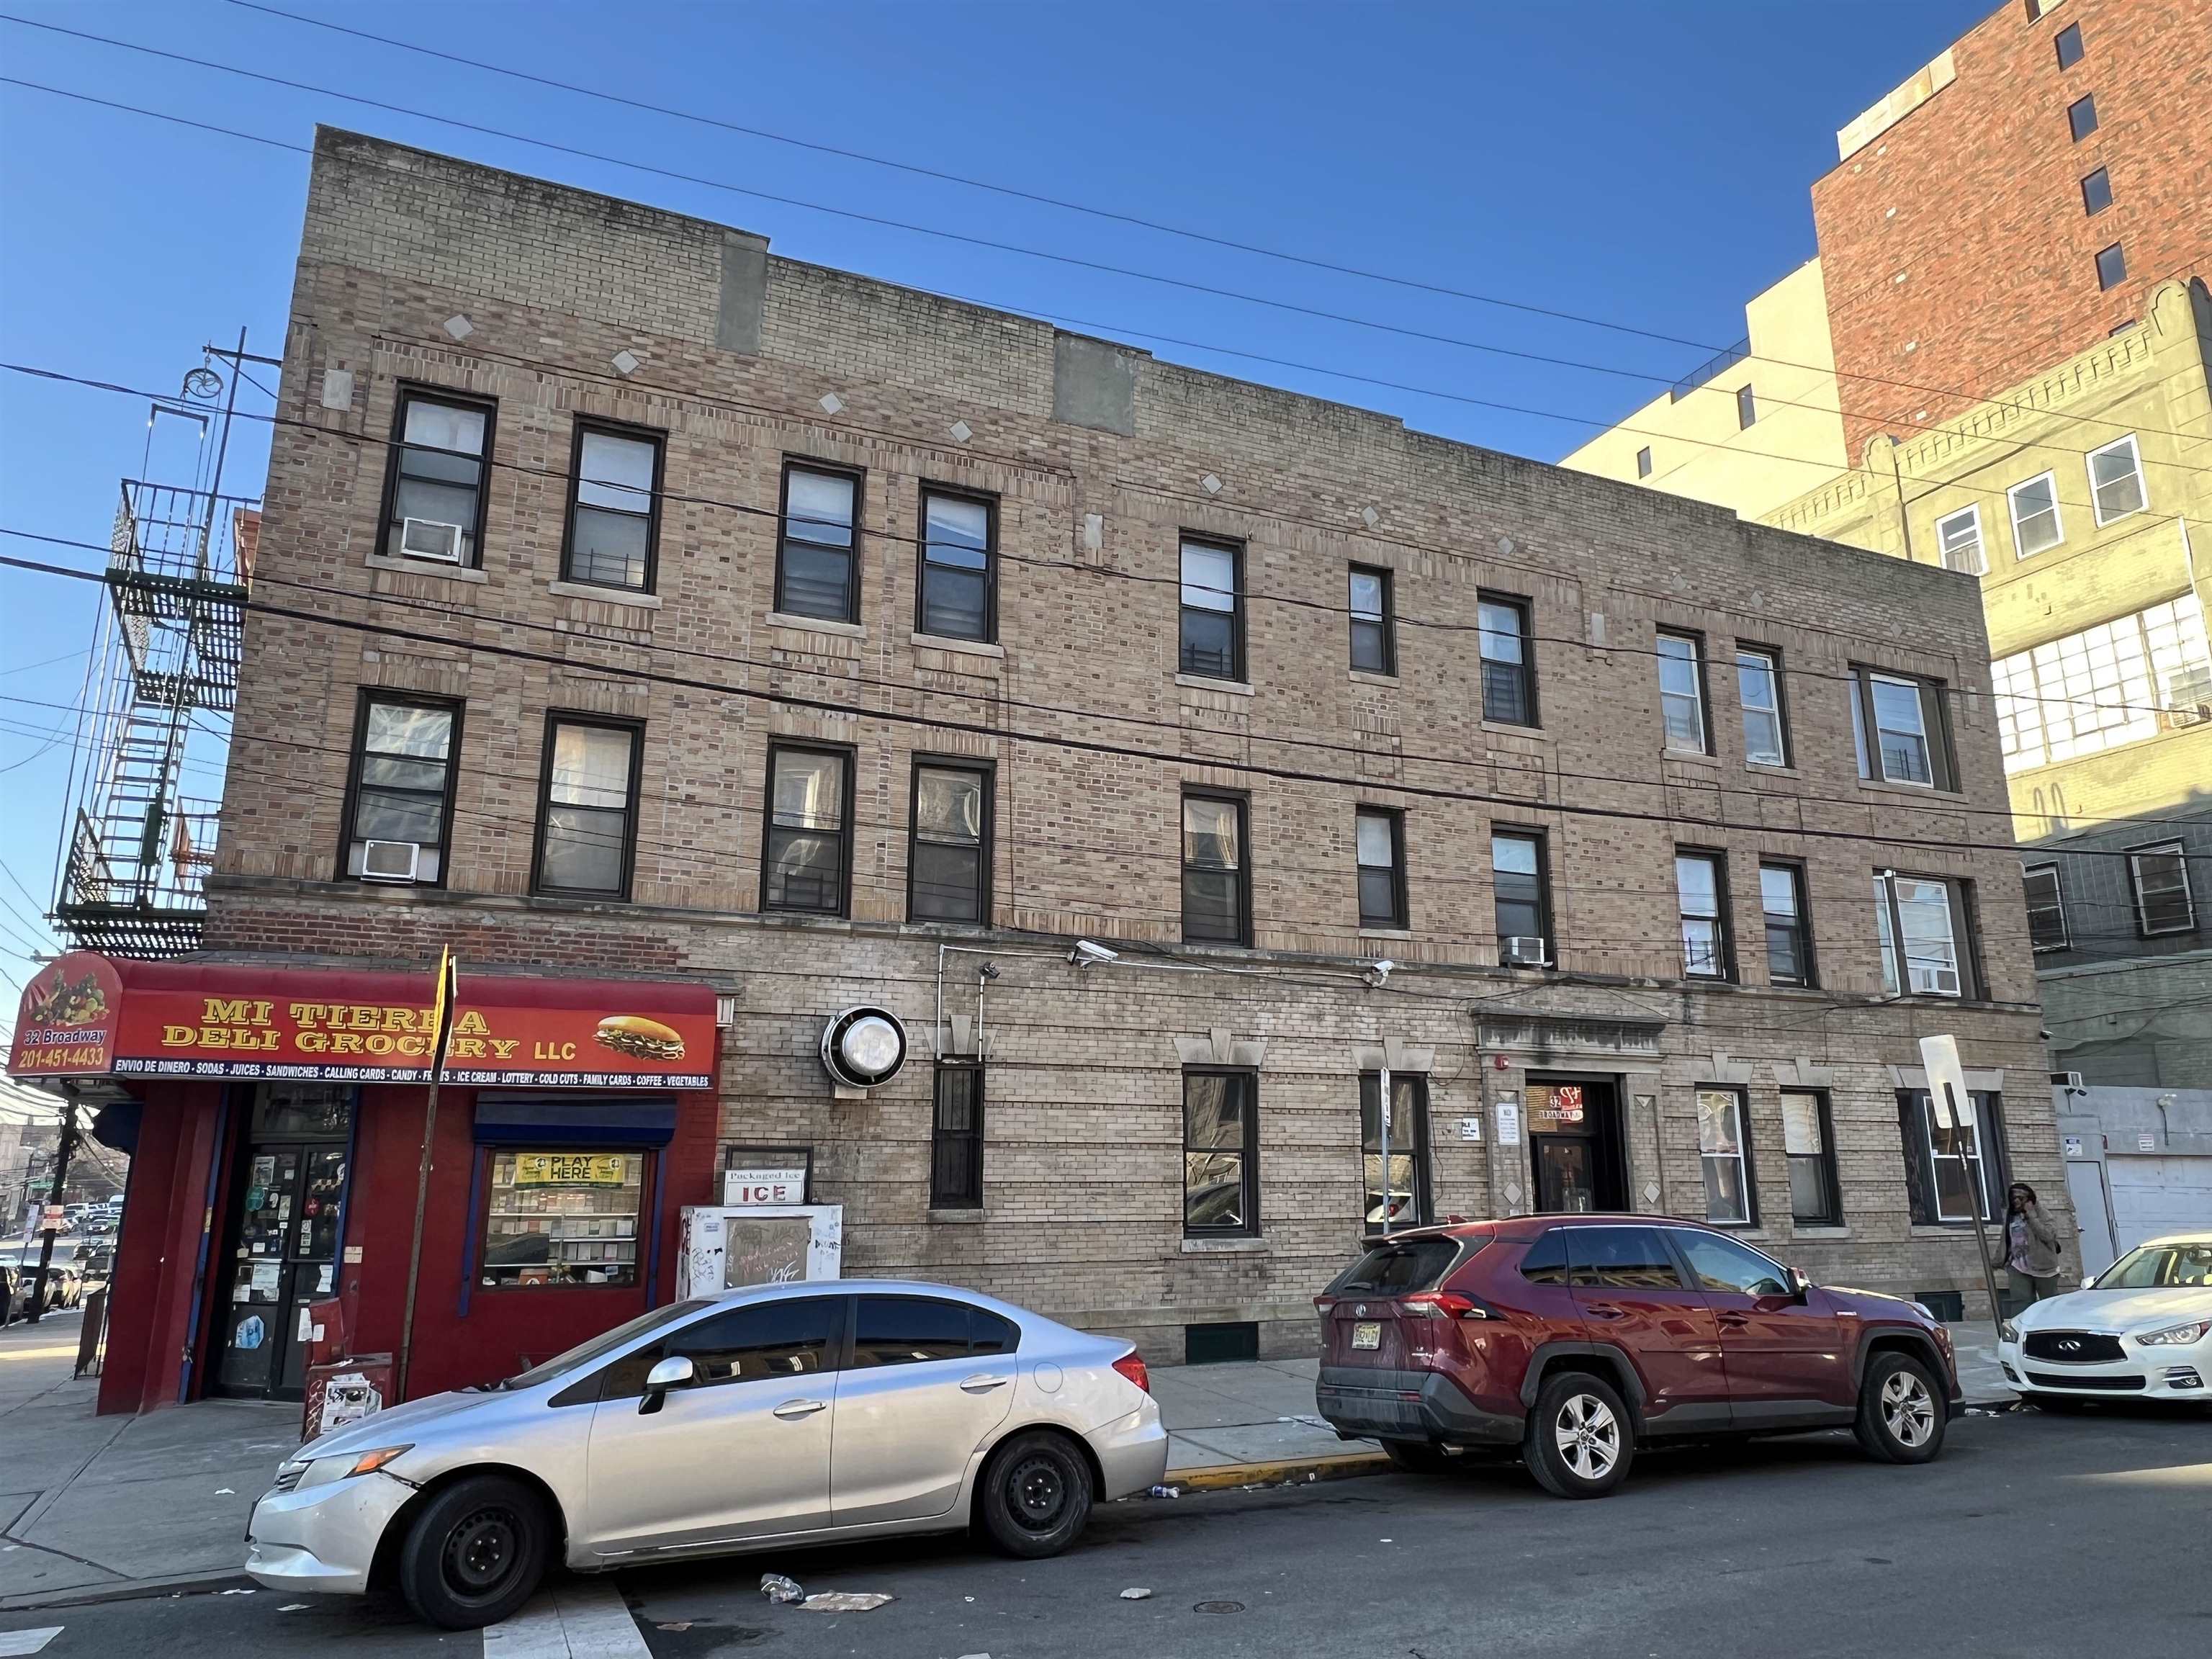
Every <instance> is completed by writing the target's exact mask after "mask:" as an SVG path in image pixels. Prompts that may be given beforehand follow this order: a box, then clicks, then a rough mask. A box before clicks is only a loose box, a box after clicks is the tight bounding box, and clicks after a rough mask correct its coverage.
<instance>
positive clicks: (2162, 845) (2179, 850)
mask: <svg viewBox="0 0 2212 1659" xmlns="http://www.w3.org/2000/svg"><path fill="white" fill-rule="evenodd" d="M2166 857H2172V858H2173V859H2176V860H2179V862H2180V865H2181V903H2182V908H2184V909H2185V911H2187V912H2188V916H2189V920H2188V921H2185V922H2184V923H2183V924H2182V925H2181V926H2180V927H2152V926H2151V925H2150V915H2149V912H2148V909H2147V908H2145V906H2144V903H2143V883H2142V860H2144V859H2147V858H2166ZM2128 890H2129V891H2130V893H2131V894H2132V895H2133V896H2134V898H2135V907H2136V932H2137V933H2140V934H2142V936H2143V937H2144V938H2145V939H2167V938H2171V937H2173V936H2174V935H2177V934H2180V933H2195V932H2196V931H2197V894H2196V891H2195V890H2194V889H2193V888H2192V887H2191V884H2190V881H2189V852H2188V849H2187V848H2185V847H2184V846H2183V845H2182V843H2181V842H2178V841H2161V842H2153V843H2152V844H2151V845H2150V846H2148V847H2130V848H2128Z"/></svg>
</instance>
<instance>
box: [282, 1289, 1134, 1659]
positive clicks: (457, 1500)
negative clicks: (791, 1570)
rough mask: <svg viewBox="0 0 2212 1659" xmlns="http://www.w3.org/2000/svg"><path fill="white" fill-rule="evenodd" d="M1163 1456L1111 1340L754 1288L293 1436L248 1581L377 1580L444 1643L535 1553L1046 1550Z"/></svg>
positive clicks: (982, 1310) (996, 1319) (521, 1594)
mask: <svg viewBox="0 0 2212 1659" xmlns="http://www.w3.org/2000/svg"><path fill="white" fill-rule="evenodd" d="M833 1444H834V1446H835V1448H836V1461H835V1462H834V1463H833V1462H832V1461H831V1456H830V1453H831V1449H832V1446H833ZM1167 1455H1168V1442H1167V1433H1166V1431H1165V1430H1164V1429H1163V1428H1162V1427H1161V1426H1160V1413H1159V1408H1158V1407H1157V1406H1155V1405H1154V1404H1153V1402H1152V1393H1151V1382H1150V1379H1149V1378H1148V1376H1146V1370H1145V1363H1144V1361H1143V1360H1142V1359H1140V1358H1138V1356H1137V1353H1136V1351H1135V1350H1134V1349H1133V1348H1132V1347H1131V1346H1129V1345H1128V1344H1127V1342H1118V1341H1113V1340H1108V1339H1106V1338H1103V1337H1096V1336H1090V1335H1086V1334H1084V1333H1082V1332H1080V1331H1074V1330H1070V1329H1068V1328H1066V1326H1064V1325H1058V1324H1054V1322H1052V1321H1051V1320H1048V1319H1046V1318H1043V1317H1042V1316H1039V1315H1037V1314H1034V1313H1030V1312H1029V1311H1028V1310H1025V1309H1022V1308H1018V1307H1015V1306H1013V1305H1012V1304H1008V1303H1004V1302H999V1301H995V1300H994V1299H993V1298H991V1297H986V1296H978V1295H976V1294H975V1293H973V1292H971V1291H957V1290H951V1289H948V1288H946V1287H945V1286H944V1285H924V1284H908V1283H903V1282H894V1281H890V1280H868V1279H839V1280H834V1281H821V1282H816V1283H811V1284H808V1283H802V1284H787V1285H760V1286H756V1287H753V1288H750V1289H746V1290H739V1291H728V1292H726V1293H724V1294H722V1295H720V1296H717V1297H705V1298H701V1299H697V1300H693V1301H688V1302H680V1303H678V1304H675V1305H673V1306H671V1307H666V1308H657V1309H654V1310H653V1311H651V1312H649V1313H646V1314H641V1315H640V1316H638V1317H637V1318H635V1319H633V1320H631V1321H630V1322H629V1323H628V1324H626V1325H623V1326H620V1327H617V1328H616V1329H614V1330H611V1331H609V1332H608V1333H607V1334H605V1335H604V1336H600V1337H597V1338H594V1339H593V1340H591V1341H589V1342H586V1343H584V1344H582V1345H581V1346H578V1347H575V1348H572V1349H570V1350H569V1351H568V1352H567V1353H564V1354H562V1355H561V1356H559V1357H558V1358H554V1359H550V1360H548V1361H546V1362H545V1363H544V1364H542V1365H538V1366H536V1367H534V1368H532V1370H526V1371H525V1372H523V1373H522V1374H521V1375H520V1376H513V1377H509V1378H508V1379H507V1381H505V1382H503V1383H495V1384H493V1385H492V1386H491V1387H489V1388H488V1389H469V1390H463V1391H461V1392H459V1393H453V1394H441V1395H433V1396H431V1397H430V1398H428V1399H424V1400H416V1401H408V1402H407V1403H406V1404H404V1405H401V1406H396V1407H392V1408H391V1409H389V1410H386V1411H384V1412H381V1413H377V1414H376V1415H374V1416H372V1417H368V1418H366V1419H362V1421H360V1422H358V1423H356V1424H351V1425H348V1426H347V1427H345V1428H343V1429H340V1430H338V1431H335V1432H333V1433H331V1434H327V1435H325V1436H323V1437H321V1438H319V1439H318V1440H315V1441H313V1442H311V1443H308V1444H307V1445H306V1446H303V1447H302V1448H301V1449H300V1451H299V1452H298V1453H297V1454H296V1455H295V1456H294V1457H293V1458H292V1459H291V1460H290V1461H289V1462H286V1463H285V1464H284V1465H283V1467H282V1468H279V1469H278V1470H277V1472H276V1485H275V1486H273V1487H271V1488H270V1490H269V1491H268V1492H265V1493H264V1494H263V1496H262V1498H261V1499H260V1501H259V1502H258V1503H257V1504H255V1505H254V1510H253V1518H252V1523H251V1526H250V1527H249V1528H248V1533H247V1549H246V1571H247V1572H248V1573H249V1574H251V1575H252V1577H254V1578H255V1579H257V1580H258V1582H260V1583H263V1584H266V1585H268V1586H270V1588H272V1589H284V1590H323V1591H331V1592H336V1593H339V1594H356V1595H357V1594H359V1593H361V1592H362V1591H363V1590H365V1589H368V1588H369V1587H370V1586H371V1585H372V1583H382V1582H386V1581H387V1580H389V1581H392V1582H396V1583H397V1585H398V1589H400V1591H401V1592H402V1593H403V1594H404V1595H405V1596H406V1598H407V1601H408V1603H409V1605H410V1607H413V1608H414V1610H415V1611H416V1613H417V1614H418V1615H420V1616H421V1617H422V1618H423V1619H426V1620H429V1621H430V1622H431V1623H433V1624H436V1625H441V1626H445V1627H446V1628H447V1629H449V1630H467V1629H473V1628H475V1627H477V1626H483V1625H488V1624H491V1623H493V1622H495V1621H496V1620H501V1619H504V1618H506V1617H507V1615H508V1614H509V1613H513V1611H514V1609H515V1608H516V1607H520V1605H521V1604H522V1603H523V1602H524V1601H526V1599H527V1598H528V1597H529V1595H530V1594H531V1592H532V1590H533V1589H535V1588H536V1586H537V1583H538V1578H539V1576H540V1574H541V1573H542V1572H543V1571H544V1567H545V1565H546V1564H547V1563H548V1561H549V1560H550V1559H553V1558H554V1557H555V1556H556V1554H557V1555H558V1556H559V1557H560V1558H561V1559H565V1560H566V1562H567V1564H568V1565H569V1566H570V1567H571V1568H573V1569H574V1570H576V1571H580V1572H591V1571H604V1570H605V1569H607V1568H611V1567H628V1566H635V1565H640V1564H641V1563H644V1562H648V1561H665V1560H682V1559H690V1558H694V1557H697V1556H702V1555H719V1554H727V1553H738V1552H742V1551H748V1550H759V1549H769V1548H782V1547H788V1546H791V1545H795V1544H809V1545H811V1544H821V1543H831V1542H836V1541H841V1540H846V1539H863V1538H878V1537H884V1536H887V1535H890V1534H898V1533H917V1532H945V1531H957V1530H960V1529H962V1528H966V1527H968V1526H969V1525H970V1524H971V1523H972V1524H973V1525H975V1527H976V1528H977V1529H978V1530H980V1531H981V1533H983V1534H985V1535H986V1536H987V1537H988V1538H989V1539H990V1541H992V1542H993V1543H994V1544H995V1545H997V1546H998V1547H999V1548H1000V1549H1001V1550H1004V1551H1006V1553H1009V1554H1012V1555H1017V1556H1026V1557H1037V1556H1047V1555H1054V1554H1057V1553H1059V1552H1060V1551H1061V1550H1064V1549H1066V1547H1068V1546H1069V1545H1070V1544H1072V1543H1073V1542H1074V1541H1075V1540H1076V1539H1077V1537H1079V1535H1080V1534H1081V1533H1082V1531H1083V1528H1084V1525H1085V1522H1086V1521H1087V1520H1088V1519H1089V1516H1090V1513H1091V1504H1092V1503H1093V1502H1094V1501H1096V1500H1102V1499H1106V1498H1121V1497H1125V1496H1127V1495H1128V1494H1129V1493H1132V1492H1143V1491H1146V1490H1147V1489H1148V1488H1150V1487H1151V1486H1153V1485H1154V1484H1156V1483H1157V1482H1158V1480H1159V1479H1160V1477H1161V1475H1162V1474H1164V1473H1165V1471H1166V1468H1167Z"/></svg>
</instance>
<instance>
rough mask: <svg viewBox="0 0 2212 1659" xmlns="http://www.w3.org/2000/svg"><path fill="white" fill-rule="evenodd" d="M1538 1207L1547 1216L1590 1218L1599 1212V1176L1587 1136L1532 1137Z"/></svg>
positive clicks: (1530, 1141)
mask: <svg viewBox="0 0 2212 1659" xmlns="http://www.w3.org/2000/svg"><path fill="white" fill-rule="evenodd" d="M1528 1140H1529V1145H1530V1146H1531V1147H1533V1148H1534V1158H1535V1161H1536V1207H1537V1208H1538V1209H1539V1210H1541V1211H1542V1212H1545V1213H1546V1214H1547V1215H1587V1214H1589V1212H1591V1211H1593V1210H1595V1209H1596V1208H1597V1176H1596V1172H1595V1169H1594V1168H1593V1167H1592V1166H1593V1159H1592V1158H1591V1156H1590V1143H1589V1136H1587V1135H1531V1136H1530V1137H1529V1138H1528Z"/></svg>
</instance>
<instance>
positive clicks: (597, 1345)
mask: <svg viewBox="0 0 2212 1659" xmlns="http://www.w3.org/2000/svg"><path fill="white" fill-rule="evenodd" d="M710 1305H711V1304H708V1303H707V1302H704V1301H696V1302H675V1303H671V1304H669V1305H668V1306H667V1307H665V1308H655V1309H653V1310H651V1311H650V1312H647V1313H641V1314H640V1315H639V1316H637V1317H636V1318H635V1319H633V1320H629V1321H628V1322H625V1323H623V1324H620V1325H617V1326H616V1327H615V1328H614V1329H612V1330H611V1331H607V1332H604V1333H602V1334H600V1335H598V1336H595V1337H593V1338H592V1340H590V1341H588V1342H580V1343H578V1344H577V1345H576V1346H574V1347H573V1348H571V1349H569V1350H568V1352H566V1353H561V1354H556V1355H554V1356H553V1358H550V1359H549V1360H547V1361H545V1362H544V1364H540V1365H532V1367H531V1368H530V1369H529V1370H526V1371H525V1372H523V1373H522V1374H521V1375H520V1376H510V1377H508V1378H507V1381H506V1382H504V1383H501V1384H500V1387H501V1388H502V1389H534V1388H536V1387H537V1386H538V1384H539V1383H550V1382H551V1381H552V1380H553V1379H554V1378H555V1377H556V1376H562V1375H564V1374H565V1373H567V1372H569V1371H573V1370H575V1369H576V1368H577V1367H578V1366H580V1365H588V1364H591V1363H592V1361H593V1360H595V1359H597V1358H599V1357H600V1356H601V1355H602V1354H609V1353H612V1352H614V1351H615V1350H616V1349H617V1348H619V1347H621V1346H623V1344H624V1343H625V1342H628V1341H629V1340H630V1339H631V1338H632V1337H637V1336H643V1335H644V1334H646V1333H647V1331H657V1330H659V1328H661V1327H662V1326H664V1325H672V1324H674V1323H675V1322H677V1321H678V1320H681V1319H689V1318H690V1316H692V1315H693V1314H695V1313H697V1312H698V1311H699V1310H701V1309H702V1308H705V1307H708V1306H710Z"/></svg>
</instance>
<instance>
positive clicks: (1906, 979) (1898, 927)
mask: <svg viewBox="0 0 2212 1659" xmlns="http://www.w3.org/2000/svg"><path fill="white" fill-rule="evenodd" d="M1901 881H1909V882H1914V883H1917V884H1919V885H1921V886H1923V887H1934V888H1936V889H1938V890H1941V891H1942V895H1943V924H1944V927H1945V928H1946V929H1947V937H1946V939H1945V940H1944V943H1945V945H1946V946H1947V947H1948V952H1949V954H1948V957H1945V958H1938V957H1929V956H1926V955H1923V956H1922V957H1921V958H1920V960H1921V962H1922V963H1924V964H1928V965H1931V966H1934V967H1938V968H1942V967H1948V968H1949V969H1950V970H1951V975H1952V977H1953V978H1954V979H1956V980H1957V981H1959V988H1958V989H1957V990H1955V991H1945V990H1939V989H1936V988H1934V987H1930V988H1929V989H1926V990H1923V989H1921V988H1920V987H1918V986H1917V985H1915V984H1914V983H1913V982H1912V966H1913V957H1912V952H1911V943H1910V941H1908V940H1907V939H1906V938H1905V901H1903V900H1901V899H1899V897H1898V896H1897V884H1898V883H1899V882H1901ZM1874 887H1875V906H1876V909H1875V925H1876V931H1877V932H1878V933H1879V935H1880V938H1881V980H1882V991H1883V993H1884V994H1885V995H1887V996H1891V997H1907V996H1913V997H1949V998H1953V999H1955V1000H1964V999H1965V998H1966V997H1967V996H1968V995H1970V994H1972V991H1973V990H1974V986H1973V983H1972V974H1971V971H1970V969H1969V966H1968V963H1967V960H1966V945H1965V939H1964V935H1965V934H1966V907H1965V905H1964V904H1962V903H1961V902H1960V890H1959V886H1958V884H1957V883H1956V882H1954V881H1952V880H1950V879H1949V878H1946V877H1943V876H1923V875H1916V874H1914V873H1912V872H1910V871H1905V870H1893V871H1888V872H1884V873H1882V874H1879V875H1877V876H1875V878H1874ZM1916 904H1917V901H1916Z"/></svg>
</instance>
